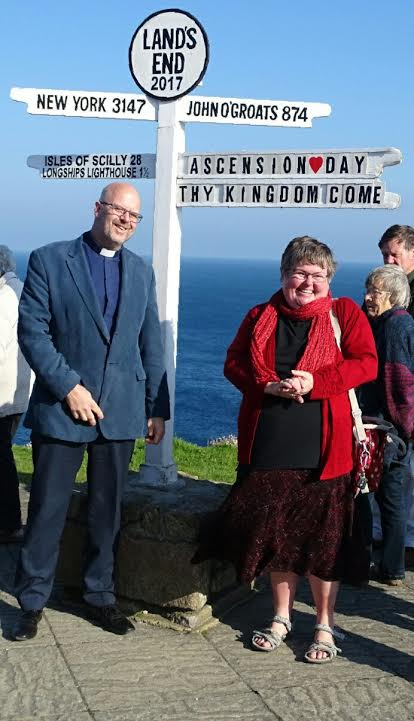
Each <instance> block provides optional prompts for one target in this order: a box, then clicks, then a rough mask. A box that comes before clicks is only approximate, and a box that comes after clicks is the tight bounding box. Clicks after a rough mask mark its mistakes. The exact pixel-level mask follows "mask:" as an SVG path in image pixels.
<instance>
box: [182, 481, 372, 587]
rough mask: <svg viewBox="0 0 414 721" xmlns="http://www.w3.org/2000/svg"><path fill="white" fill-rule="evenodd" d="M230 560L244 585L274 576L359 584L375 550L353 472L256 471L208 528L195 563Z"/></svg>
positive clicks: (239, 485)
mask: <svg viewBox="0 0 414 721" xmlns="http://www.w3.org/2000/svg"><path fill="white" fill-rule="evenodd" d="M207 558H216V559H223V560H228V561H231V562H232V563H233V564H234V566H235V568H236V571H237V574H238V577H239V580H240V581H241V582H250V581H252V580H253V579H254V578H256V577H257V576H259V575H260V574H261V573H264V572H268V571H282V572H286V571H292V572H294V573H296V574H298V575H300V576H303V575H308V574H313V575H315V576H317V577H319V578H321V579H323V580H326V581H336V580H344V581H347V582H349V583H354V584H359V583H362V582H364V581H366V580H367V579H368V577H369V561H370V557H369V549H368V547H367V545H366V542H365V539H364V533H363V525H362V522H361V520H360V519H359V516H358V512H357V509H356V506H355V504H354V499H353V486H352V481H351V478H350V476H349V474H346V475H343V476H339V477H337V478H334V479H332V480H329V481H321V480H319V478H318V475H317V473H316V472H315V471H313V470H311V471H309V470H270V471H262V470H252V471H250V472H249V473H248V475H247V476H246V477H245V478H243V479H239V480H237V481H236V483H235V484H234V486H233V487H232V489H231V491H230V493H229V495H228V497H227V499H226V500H225V501H224V503H223V505H222V507H221V508H220V510H219V511H218V513H217V514H215V516H214V518H211V519H210V520H209V521H208V522H207V523H206V525H205V527H204V528H203V530H202V533H201V538H200V546H199V549H198V551H197V553H196V554H195V556H194V559H193V561H194V562H195V563H198V562H200V561H203V560H205V559H207Z"/></svg>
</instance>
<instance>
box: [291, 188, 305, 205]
mask: <svg viewBox="0 0 414 721" xmlns="http://www.w3.org/2000/svg"><path fill="white" fill-rule="evenodd" d="M293 200H294V202H295V203H302V202H303V186H302V185H295V189H294V191H293Z"/></svg>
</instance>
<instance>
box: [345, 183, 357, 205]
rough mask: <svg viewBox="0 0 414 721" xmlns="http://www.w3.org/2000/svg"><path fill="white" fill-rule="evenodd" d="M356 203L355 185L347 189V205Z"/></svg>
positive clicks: (348, 186)
mask: <svg viewBox="0 0 414 721" xmlns="http://www.w3.org/2000/svg"><path fill="white" fill-rule="evenodd" d="M354 202H355V188H354V186H353V185H347V186H346V188H345V203H349V204H351V203H354Z"/></svg>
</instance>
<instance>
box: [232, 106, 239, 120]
mask: <svg viewBox="0 0 414 721" xmlns="http://www.w3.org/2000/svg"><path fill="white" fill-rule="evenodd" d="M230 115H231V117H232V118H238V117H239V105H238V103H232V104H231V112H230Z"/></svg>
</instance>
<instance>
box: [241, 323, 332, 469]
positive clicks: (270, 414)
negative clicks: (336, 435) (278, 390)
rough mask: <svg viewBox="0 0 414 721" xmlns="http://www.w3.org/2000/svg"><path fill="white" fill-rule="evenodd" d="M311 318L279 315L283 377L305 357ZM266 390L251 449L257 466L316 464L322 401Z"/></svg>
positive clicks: (279, 357)
mask: <svg viewBox="0 0 414 721" xmlns="http://www.w3.org/2000/svg"><path fill="white" fill-rule="evenodd" d="M311 323H312V321H311V320H305V321H294V320H290V319H289V318H286V317H285V316H283V315H280V317H279V321H278V324H277V328H276V372H277V374H278V376H279V377H280V378H281V379H282V380H283V379H284V378H287V377H288V376H290V375H291V370H292V368H295V366H296V365H297V363H298V361H299V360H300V358H301V357H302V355H303V353H304V351H305V347H306V343H307V340H308V333H309V329H310V326H311ZM304 400H305V402H304V403H298V402H297V401H291V400H287V399H285V398H279V397H277V396H272V395H267V394H265V396H264V400H263V406H262V411H261V413H260V417H259V422H258V425H257V430H256V435H255V439H254V444H253V450H252V460H251V466H252V467H254V468H257V469H272V468H317V467H318V466H319V460H320V448H321V403H320V401H311V400H309V397H308V396H305V397H304Z"/></svg>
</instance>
